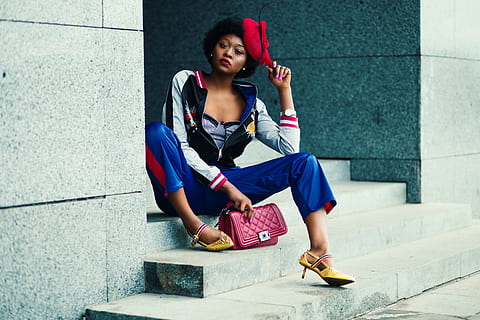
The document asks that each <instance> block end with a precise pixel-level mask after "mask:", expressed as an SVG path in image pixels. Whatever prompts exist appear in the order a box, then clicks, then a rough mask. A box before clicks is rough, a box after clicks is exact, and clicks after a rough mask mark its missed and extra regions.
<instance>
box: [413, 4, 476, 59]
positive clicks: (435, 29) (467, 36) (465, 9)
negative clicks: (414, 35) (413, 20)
mask: <svg viewBox="0 0 480 320" xmlns="http://www.w3.org/2000/svg"><path fill="white" fill-rule="evenodd" d="M479 10H480V3H479V2H478V1H475V0H462V1H458V0H438V1H434V2H433V1H428V0H423V1H421V20H420V21H421V26H420V30H421V52H422V54H423V55H434V56H446V57H458V58H468V59H478V58H480V53H479V52H480V39H479V37H478V33H479V30H480V21H479V20H478V17H477V14H476V13H477V12H478V11H479Z"/></svg>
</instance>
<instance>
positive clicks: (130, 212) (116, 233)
mask: <svg viewBox="0 0 480 320" xmlns="http://www.w3.org/2000/svg"><path fill="white" fill-rule="evenodd" d="M103 208H104V210H105V217H106V229H105V232H106V252H107V254H106V259H107V261H106V275H107V276H106V279H107V280H106V283H107V286H108V296H107V298H108V301H113V300H116V299H120V298H123V297H126V296H129V295H133V294H137V293H140V292H142V291H143V288H144V273H143V259H144V258H145V254H146V249H145V246H146V227H147V217H146V214H145V196H144V195H143V194H142V193H134V194H127V195H119V196H112V197H107V198H106V199H105V201H104V204H103Z"/></svg>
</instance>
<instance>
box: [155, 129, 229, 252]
mask: <svg viewBox="0 0 480 320" xmlns="http://www.w3.org/2000/svg"><path fill="white" fill-rule="evenodd" d="M146 160H147V172H148V175H149V177H150V180H151V181H152V186H153V188H154V191H155V198H156V201H157V204H158V205H159V207H160V208H161V209H162V210H164V211H166V212H167V213H169V214H172V215H178V216H179V217H180V218H181V219H182V222H183V224H184V226H185V229H186V230H187V231H188V232H189V233H190V234H194V233H195V231H196V230H197V229H198V228H199V227H200V226H201V225H202V224H203V222H202V221H201V220H200V218H198V216H197V215H195V213H194V212H193V210H192V208H191V207H190V205H189V202H188V200H187V197H186V195H185V189H184V186H185V184H187V185H188V186H189V188H190V190H191V192H195V190H194V189H195V187H196V184H197V183H196V181H195V179H194V178H193V176H192V173H191V171H190V168H189V167H188V165H187V163H186V160H185V156H184V155H183V152H182V149H181V146H180V142H179V141H178V138H177V136H176V135H175V133H174V132H173V131H172V130H170V129H169V128H168V127H167V126H165V125H164V124H163V123H160V122H153V123H151V124H149V125H148V126H147V127H146ZM197 187H198V188H199V189H201V188H202V186H201V185H200V184H198V186H197ZM218 239H220V231H218V230H216V229H214V228H211V227H209V228H207V229H205V231H204V232H202V235H201V240H202V241H203V242H205V243H211V242H214V241H216V240H218Z"/></svg>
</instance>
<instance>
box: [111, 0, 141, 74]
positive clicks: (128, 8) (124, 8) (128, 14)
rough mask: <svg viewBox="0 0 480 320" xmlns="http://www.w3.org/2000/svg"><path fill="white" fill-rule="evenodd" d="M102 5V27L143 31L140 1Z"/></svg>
mask: <svg viewBox="0 0 480 320" xmlns="http://www.w3.org/2000/svg"><path fill="white" fill-rule="evenodd" d="M102 5H103V25H104V27H106V28H120V29H133V30H143V21H142V18H143V13H142V9H143V7H142V1H141V0H134V1H130V0H103V1H102ZM137 71H138V70H137Z"/></svg>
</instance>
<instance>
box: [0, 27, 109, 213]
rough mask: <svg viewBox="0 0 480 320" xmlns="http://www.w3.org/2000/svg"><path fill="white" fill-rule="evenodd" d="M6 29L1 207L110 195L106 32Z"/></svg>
mask: <svg viewBox="0 0 480 320" xmlns="http://www.w3.org/2000/svg"><path fill="white" fill-rule="evenodd" d="M0 28H1V31H0V32H1V33H2V37H1V39H0V41H1V44H0V46H1V47H4V48H8V50H7V51H6V55H2V57H1V58H0V59H1V61H2V70H1V72H2V73H3V77H2V78H1V80H0V91H1V92H2V94H1V95H0V99H1V100H0V108H1V109H0V110H1V112H0V117H1V118H0V122H1V123H2V127H3V132H2V136H1V138H0V139H1V140H0V141H1V142H0V143H1V149H2V157H3V159H2V160H3V161H2V167H3V170H2V172H3V174H4V175H5V176H4V177H2V178H3V179H2V181H1V189H2V192H0V206H8V205H17V204H23V203H36V202H43V201H49V200H54V199H55V200H57V199H68V198H77V197H86V196H92V195H98V194H103V190H104V189H105V169H104V164H103V163H104V161H105V155H104V152H105V151H104V148H105V144H104V141H103V126H104V121H103V119H104V108H103V104H102V101H101V99H99V95H101V90H102V88H101V86H102V72H98V69H99V68H101V66H102V64H103V61H102V56H103V54H102V44H101V38H102V36H101V31H100V30H98V29H87V28H74V27H63V26H52V25H35V24H23V23H11V22H0ZM7 173H8V174H7Z"/></svg>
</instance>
